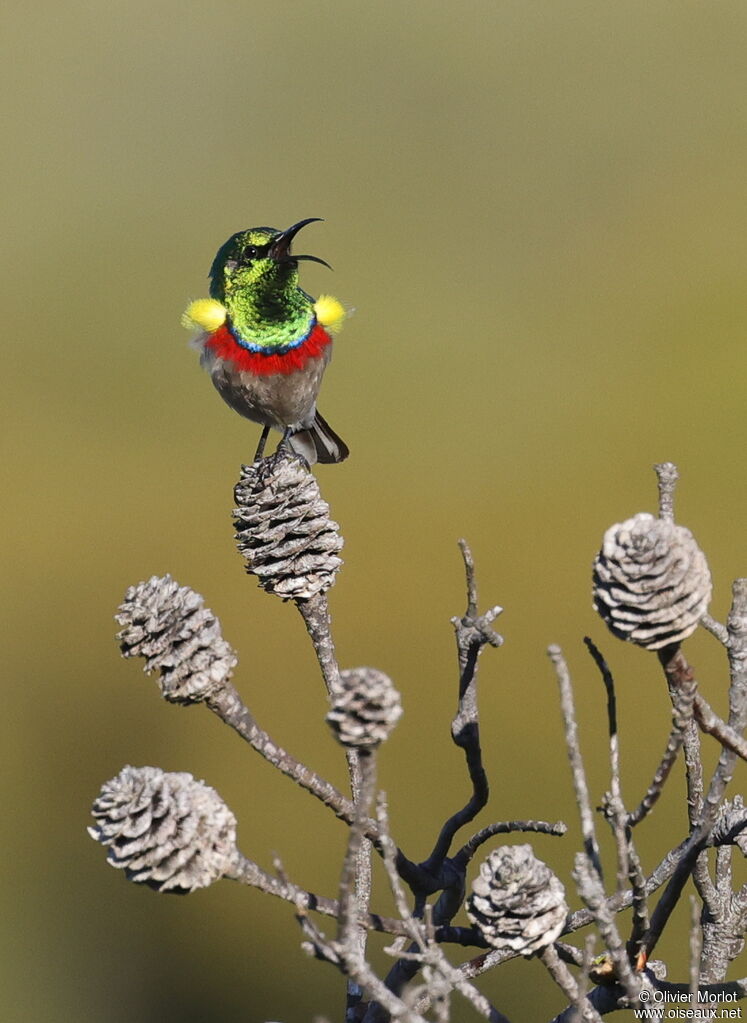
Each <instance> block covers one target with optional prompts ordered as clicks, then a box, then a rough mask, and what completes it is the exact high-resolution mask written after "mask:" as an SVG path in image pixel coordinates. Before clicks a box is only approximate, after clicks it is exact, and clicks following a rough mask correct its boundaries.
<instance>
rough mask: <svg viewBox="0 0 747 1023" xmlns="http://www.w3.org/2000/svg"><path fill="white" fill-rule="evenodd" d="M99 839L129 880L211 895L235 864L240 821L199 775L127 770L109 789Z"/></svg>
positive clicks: (95, 831)
mask: <svg viewBox="0 0 747 1023" xmlns="http://www.w3.org/2000/svg"><path fill="white" fill-rule="evenodd" d="M91 812H92V814H93V816H94V818H95V819H96V824H95V826H94V827H92V828H89V829H88V833H89V834H90V836H91V838H93V839H95V840H96V841H97V842H100V843H101V845H103V846H106V848H108V850H109V853H108V860H109V863H110V864H111V865H112V866H113V867H119V868H121V869H122V870H124V871H125V874H126V875H127V878H128V880H130V881H135V882H137V883H138V884H147V885H149V886H150V887H151V888H155V889H156V890H157V891H160V892H174V893H177V894H185V893H186V892H191V891H194V890H195V889H196V888H206V887H207V886H208V885H210V884H212V883H213V881H217V880H218V878H220V877H222V876H223V875H224V874H225V873H226V872H227V871H228V870H229V869H230V867H231V866H232V865H233V863H234V860H235V857H236V856H237V855H238V854H237V850H236V818H235V817H234V815H233V814H232V813H231V811H230V810H229V809H228V807H227V806H226V804H225V803H224V802H223V800H222V799H221V798H220V796H219V795H218V793H217V792H216V791H215V789H211V788H210V787H209V786H208V785H206V784H205V783H204V782H201V781H195V779H194V778H193V777H192V775H191V774H186V773H178V774H169V773H166V772H165V771H162V770H160V768H158V767H129V766H128V767H125V768H123V769H122V771H121V772H120V773H119V774H118V775H117V777H116V778H112V779H111V781H108V782H106V784H105V785H103V787H102V789H101V792H100V794H99V796H98V798H97V799H96V800H95V802H94V804H93V807H92V810H91Z"/></svg>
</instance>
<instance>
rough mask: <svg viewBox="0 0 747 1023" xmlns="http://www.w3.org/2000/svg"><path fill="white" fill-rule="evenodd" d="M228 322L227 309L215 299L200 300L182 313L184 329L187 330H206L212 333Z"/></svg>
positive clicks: (191, 303)
mask: <svg viewBox="0 0 747 1023" xmlns="http://www.w3.org/2000/svg"><path fill="white" fill-rule="evenodd" d="M225 322H226V309H225V306H222V305H221V304H220V302H216V300H215V299H214V298H198V299H196V301H194V302H190V303H189V305H188V306H187V308H186V309H185V310H184V312H183V313H182V327H186V328H187V330H194V329H195V328H196V327H197V328H198V329H199V330H206V331H207V332H208V333H211V332H212V331H214V330H217V329H218V327H220V326H222V325H223V324H224V323H225Z"/></svg>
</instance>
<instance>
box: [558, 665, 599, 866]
mask: <svg viewBox="0 0 747 1023" xmlns="http://www.w3.org/2000/svg"><path fill="white" fill-rule="evenodd" d="M547 652H548V655H549V657H550V660H551V661H552V665H553V668H554V669H555V675H556V677H557V680H558V686H559V687H560V709H561V712H562V715H563V724H564V726H565V742H566V747H567V749H568V759H569V761H570V764H571V774H572V776H573V788H574V791H575V793H576V803H577V805H578V809H579V814H580V817H581V832H582V834H583V838H584V849H585V850H586V854H587V856H588V857H589V859H590V861H591V863H593V865H594V869H595V870H596V872H597V873H598V874H599V876H600V877H601V876H602V864H601V861H600V858H599V846H598V844H597V838H596V834H595V832H594V818H593V815H592V812H591V804H590V802H589V789H588V786H587V784H586V773H585V771H584V764H583V759H582V757H581V748H580V746H579V743H578V725H577V724H576V709H575V707H574V705H573V689H572V686H571V676H570V673H569V671H568V665H567V664H566V661H565V658H564V657H563V652H562V650H561V649H560V647H559V646H551V647H548V650H547Z"/></svg>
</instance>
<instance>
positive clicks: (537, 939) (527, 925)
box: [467, 845, 568, 956]
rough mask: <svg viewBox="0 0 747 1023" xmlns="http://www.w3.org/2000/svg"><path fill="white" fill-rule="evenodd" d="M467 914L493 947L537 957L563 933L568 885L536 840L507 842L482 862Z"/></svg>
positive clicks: (468, 903) (566, 910)
mask: <svg viewBox="0 0 747 1023" xmlns="http://www.w3.org/2000/svg"><path fill="white" fill-rule="evenodd" d="M467 915H468V916H469V918H470V920H471V921H472V923H473V924H475V926H476V927H477V929H478V930H479V931H480V933H481V934H482V936H483V937H484V938H485V940H486V941H487V942H488V943H489V944H490V945H492V946H493V948H497V949H501V950H502V951H511V952H515V953H519V954H520V955H523V956H531V955H533V954H534V953H535V952H538V951H540V949H543V948H545V947H546V946H547V945H551V944H552V943H553V942H554V941H555V939H556V938H557V937H558V936H559V935H560V934H561V932H562V930H563V927H564V926H565V921H566V917H567V916H568V906H567V905H566V902H565V888H564V887H563V885H562V884H561V883H560V881H559V880H558V878H557V877H556V876H555V875H554V874H553V872H552V871H551V870H550V868H549V867H548V866H547V864H545V863H543V862H542V860H538V859H537V858H536V856H535V855H534V853H533V852H532V847H531V845H510V846H503V847H502V848H500V849H494V850H493V852H492V853H491V854H490V855H489V856H488V858H487V860H485V861H484V862H483V863H482V864H481V866H480V876H479V877H478V878H477V879H476V880H475V882H474V884H473V885H472V894H471V895H470V896H469V898H468V899H467Z"/></svg>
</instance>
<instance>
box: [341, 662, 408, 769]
mask: <svg viewBox="0 0 747 1023" xmlns="http://www.w3.org/2000/svg"><path fill="white" fill-rule="evenodd" d="M340 682H341V683H342V688H341V689H340V692H339V693H336V694H335V698H334V702H333V705H332V709H331V710H330V712H329V713H328V714H327V724H328V725H329V726H330V728H331V729H332V731H333V732H334V733H335V737H336V739H337V740H338V742H340V743H342V745H343V746H354V747H358V748H360V749H375V748H376V747H377V746H379V745H380V744H381V743H382V742H384V741H385V740H386V739H388V738H389V735H390V733H391V731H392V729H393V728H394V726H395V725H396V724H397V722H398V721H399V719H400V717H401V716H402V704H401V702H400V695H399V693H398V692H397V690H396V689H395V688H394V684H393V682H392V680H391V679H390V678H389V676H388V675H385V674H384V672H383V671H378V670H377V669H376V668H349V669H348V670H347V671H341V672H340Z"/></svg>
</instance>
